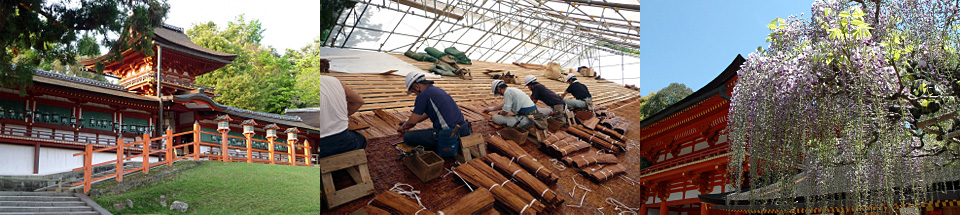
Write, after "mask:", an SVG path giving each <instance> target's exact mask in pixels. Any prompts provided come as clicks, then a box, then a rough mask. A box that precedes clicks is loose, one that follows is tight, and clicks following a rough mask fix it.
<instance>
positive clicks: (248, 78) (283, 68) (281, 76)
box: [186, 15, 296, 113]
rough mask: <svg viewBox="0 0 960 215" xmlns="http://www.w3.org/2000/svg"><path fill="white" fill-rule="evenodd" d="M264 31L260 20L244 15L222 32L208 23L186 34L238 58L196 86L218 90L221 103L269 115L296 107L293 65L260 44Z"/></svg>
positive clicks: (196, 40) (218, 100)
mask: <svg viewBox="0 0 960 215" xmlns="http://www.w3.org/2000/svg"><path fill="white" fill-rule="evenodd" d="M263 32H264V29H263V28H262V27H261V25H260V21H259V20H255V19H254V20H250V21H247V20H246V19H245V18H244V16H243V15H240V16H237V19H236V20H235V21H231V22H228V23H227V27H226V28H225V29H222V30H221V29H219V28H218V27H217V25H216V24H214V23H213V22H207V23H203V24H195V25H194V26H193V27H192V28H190V29H188V30H187V31H186V34H187V36H188V37H190V39H191V40H192V41H193V42H194V43H196V44H197V45H200V46H203V47H205V48H207V49H211V50H214V51H219V52H224V53H231V54H236V55H237V58H236V59H234V61H233V63H231V64H230V65H227V66H224V67H223V68H220V69H217V70H214V71H213V72H210V73H207V74H204V75H201V76H198V77H197V79H196V82H197V84H199V85H204V86H213V87H214V88H215V89H216V93H217V94H219V95H220V96H218V97H217V98H215V100H216V101H217V102H218V103H221V104H225V105H229V106H234V107H238V108H243V109H248V110H253V111H264V112H270V113H281V112H283V111H284V110H285V109H287V108H288V107H292V106H294V103H292V101H294V96H295V95H296V92H294V91H293V90H294V88H293V87H294V82H295V79H294V77H295V75H294V73H293V72H292V70H293V65H292V64H291V63H290V62H289V61H290V60H289V58H287V57H282V56H280V55H278V54H277V53H276V51H275V50H273V49H272V48H269V47H263V46H262V45H260V40H261V39H263Z"/></svg>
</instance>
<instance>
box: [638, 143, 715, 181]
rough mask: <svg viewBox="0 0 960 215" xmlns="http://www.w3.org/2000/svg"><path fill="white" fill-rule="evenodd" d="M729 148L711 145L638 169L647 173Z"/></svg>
mask: <svg viewBox="0 0 960 215" xmlns="http://www.w3.org/2000/svg"><path fill="white" fill-rule="evenodd" d="M729 149H730V148H729V147H727V146H711V147H710V148H708V149H704V150H700V151H694V152H691V153H689V154H685V155H680V156H679V157H675V158H670V159H667V160H665V161H660V162H657V163H655V164H654V165H652V166H650V167H647V168H643V169H641V170H640V175H645V174H647V173H651V172H656V171H660V170H664V169H669V168H672V167H676V166H680V165H683V164H687V163H690V162H694V161H698V160H703V159H707V158H712V157H716V156H719V155H722V154H724V153H727V151H729Z"/></svg>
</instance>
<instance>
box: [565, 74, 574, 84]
mask: <svg viewBox="0 0 960 215" xmlns="http://www.w3.org/2000/svg"><path fill="white" fill-rule="evenodd" d="M576 78H577V75H575V74H573V73H570V74H567V78H564V79H563V82H570V79H576Z"/></svg>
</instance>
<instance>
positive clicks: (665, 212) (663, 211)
mask: <svg viewBox="0 0 960 215" xmlns="http://www.w3.org/2000/svg"><path fill="white" fill-rule="evenodd" d="M668 212H670V208H668V207H667V201H663V200H661V202H660V215H668Z"/></svg>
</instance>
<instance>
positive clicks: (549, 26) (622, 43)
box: [325, 0, 641, 69]
mask: <svg viewBox="0 0 960 215" xmlns="http://www.w3.org/2000/svg"><path fill="white" fill-rule="evenodd" d="M614 1H629V0H380V1H374V0H366V1H363V0H356V1H355V2H356V3H357V4H356V6H355V7H353V8H351V9H347V10H343V11H342V12H341V13H340V14H339V15H338V17H339V18H338V19H337V23H336V24H335V26H334V29H333V31H331V32H332V33H331V34H330V35H329V36H328V38H325V39H327V40H326V41H328V43H327V44H325V45H326V46H329V47H339V48H353V49H362V50H371V51H379V52H389V53H401V52H403V51H412V50H421V49H422V48H425V47H426V46H434V47H436V46H440V45H452V46H457V47H459V48H460V49H461V50H464V52H466V53H467V54H468V57H469V58H471V59H474V60H480V61H488V62H496V63H510V62H511V61H512V62H520V63H537V64H546V63H549V62H562V63H561V64H569V63H570V62H573V61H578V62H579V61H582V60H585V59H595V60H596V61H597V67H596V68H597V69H600V67H609V66H611V65H601V64H600V63H599V60H600V57H601V55H600V54H597V53H594V54H590V53H593V52H597V51H603V52H608V53H610V54H612V55H621V56H624V55H629V56H631V57H634V56H632V54H630V53H623V52H622V51H620V50H618V49H613V48H610V47H607V46H604V45H603V44H609V45H612V46H614V47H620V48H627V49H632V50H640V48H641V46H640V45H638V42H639V41H640V34H639V33H640V27H639V26H638V25H637V24H636V22H637V21H636V20H633V19H631V17H638V16H637V15H636V13H637V12H639V11H640V9H641V8H640V5H638V4H636V3H629V2H614ZM370 9H376V10H377V11H381V10H386V11H392V12H396V13H401V14H402V16H401V18H400V19H397V20H396V22H394V23H392V25H390V26H387V28H384V29H378V28H374V27H371V26H369V25H367V24H365V23H362V21H363V18H364V16H365V15H368V14H370V13H368V10H370ZM626 13H630V14H626ZM411 17H418V19H426V20H429V21H430V24H428V25H426V26H425V28H423V29H422V31H420V32H416V33H419V35H417V34H415V33H413V32H398V28H400V27H401V25H404V24H405V21H406V20H409V19H411ZM386 29H390V30H386ZM355 31H370V32H376V33H380V34H385V35H386V36H385V37H384V38H382V39H380V41H378V42H379V43H378V44H377V45H378V46H374V47H358V46H350V45H348V44H347V42H348V41H349V40H350V37H351V36H352V35H353V32H355ZM457 35H459V36H457ZM466 35H481V36H479V37H478V38H477V39H476V40H470V41H463V40H464V39H465V38H464V37H465V36H466ZM452 36H456V37H457V39H455V40H450V39H448V37H452ZM400 37H404V38H405V41H407V42H403V41H400V42H397V40H401V39H398V38H400ZM410 38H413V42H412V43H411V42H409V39H410ZM395 45H398V46H395ZM464 48H465V49H464ZM624 64H625V63H624V62H623V60H621V62H620V64H619V65H621V68H623V67H622V66H623V65H624Z"/></svg>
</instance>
